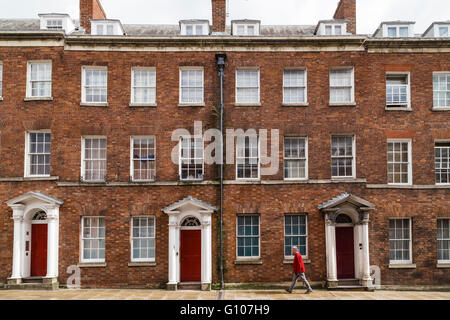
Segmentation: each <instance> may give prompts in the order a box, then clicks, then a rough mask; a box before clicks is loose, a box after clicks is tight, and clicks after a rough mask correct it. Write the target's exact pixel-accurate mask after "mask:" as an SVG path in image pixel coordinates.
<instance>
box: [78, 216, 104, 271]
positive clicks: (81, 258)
mask: <svg viewBox="0 0 450 320" xmlns="http://www.w3.org/2000/svg"><path fill="white" fill-rule="evenodd" d="M84 218H94V219H99V222H100V219H103V220H104V221H105V237H104V238H100V237H98V238H86V240H89V239H98V240H101V239H103V240H104V242H105V248H104V250H105V258H103V259H100V258H98V259H85V258H84V241H83V240H85V238H84V237H83V234H84ZM80 242H81V243H80V250H81V252H80V262H82V263H104V262H105V261H106V218H105V217H101V216H92V217H91V216H81V234H80Z"/></svg>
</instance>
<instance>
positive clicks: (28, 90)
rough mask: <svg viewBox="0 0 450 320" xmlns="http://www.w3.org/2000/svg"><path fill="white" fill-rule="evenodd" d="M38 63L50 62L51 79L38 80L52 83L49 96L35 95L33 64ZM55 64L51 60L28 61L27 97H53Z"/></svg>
mask: <svg viewBox="0 0 450 320" xmlns="http://www.w3.org/2000/svg"><path fill="white" fill-rule="evenodd" d="M38 64H50V80H42V81H36V82H49V83H50V92H49V95H48V96H33V95H32V94H33V91H32V82H33V81H32V80H31V66H32V65H38ZM52 87H53V64H52V61H51V60H31V61H27V88H26V98H30V99H39V98H51V97H52V91H53V88H52Z"/></svg>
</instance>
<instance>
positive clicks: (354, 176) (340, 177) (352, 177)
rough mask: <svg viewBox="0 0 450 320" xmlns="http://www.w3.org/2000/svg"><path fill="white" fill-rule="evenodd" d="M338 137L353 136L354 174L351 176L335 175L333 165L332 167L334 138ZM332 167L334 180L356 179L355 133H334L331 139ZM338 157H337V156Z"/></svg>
mask: <svg viewBox="0 0 450 320" xmlns="http://www.w3.org/2000/svg"><path fill="white" fill-rule="evenodd" d="M338 137H346V138H348V137H352V157H353V159H352V175H351V176H333V167H332V160H333V153H332V150H333V138H338ZM330 143H331V145H330V154H331V157H330V160H331V162H330V169H331V179H333V180H342V179H356V135H354V134H333V135H332V136H331V139H330ZM336 158H337V157H336Z"/></svg>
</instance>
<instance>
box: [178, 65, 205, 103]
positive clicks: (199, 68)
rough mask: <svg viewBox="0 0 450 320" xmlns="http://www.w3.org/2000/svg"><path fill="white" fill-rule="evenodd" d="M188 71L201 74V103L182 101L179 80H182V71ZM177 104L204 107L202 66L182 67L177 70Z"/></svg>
mask: <svg viewBox="0 0 450 320" xmlns="http://www.w3.org/2000/svg"><path fill="white" fill-rule="evenodd" d="M188 70H197V71H201V72H202V91H203V94H202V101H201V102H200V101H198V102H189V101H182V94H181V81H182V80H181V79H182V72H183V71H188ZM178 103H179V104H180V105H197V104H201V105H204V103H205V68H204V67H202V66H192V67H189V66H183V67H180V68H179V80H178Z"/></svg>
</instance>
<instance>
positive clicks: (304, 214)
mask: <svg viewBox="0 0 450 320" xmlns="http://www.w3.org/2000/svg"><path fill="white" fill-rule="evenodd" d="M286 216H304V217H305V228H306V233H305V235H304V237H306V241H305V243H306V250H305V251H306V254H304V255H303V256H302V257H303V259H308V252H309V246H308V239H309V235H308V215H307V214H306V213H294V214H285V215H284V216H283V239H284V240H283V255H284V259H286V260H291V259H294V256H293V255H292V254H290V255H286V252H285V247H286V237H301V236H302V235H294V236H293V235H286ZM291 252H292V251H291ZM299 252H300V248H299Z"/></svg>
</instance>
